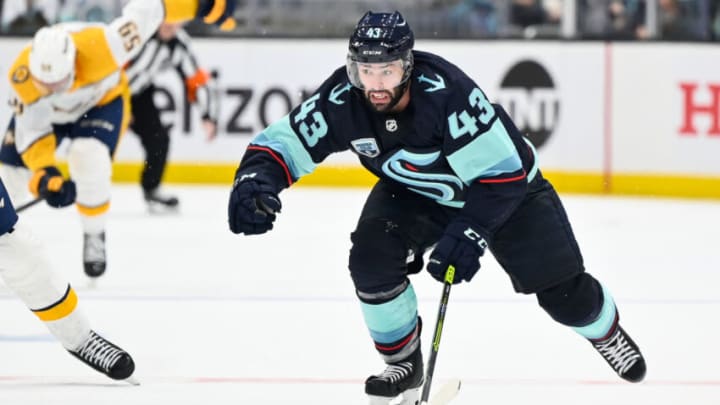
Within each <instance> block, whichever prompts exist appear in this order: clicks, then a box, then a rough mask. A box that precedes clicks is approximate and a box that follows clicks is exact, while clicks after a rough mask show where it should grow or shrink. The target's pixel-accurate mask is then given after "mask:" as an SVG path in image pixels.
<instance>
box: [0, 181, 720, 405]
mask: <svg viewBox="0 0 720 405" xmlns="http://www.w3.org/2000/svg"><path fill="white" fill-rule="evenodd" d="M171 190H172V191H175V192H177V193H178V194H179V195H180V197H181V203H182V209H181V212H180V214H179V215H173V216H149V215H147V214H146V211H145V207H144V204H143V203H142V201H141V193H140V190H139V187H134V186H127V185H124V186H115V187H114V191H113V192H114V200H113V206H112V210H111V219H110V222H109V226H108V234H107V239H108V256H109V258H108V259H109V268H108V272H107V273H106V275H105V276H104V277H103V278H102V279H101V280H100V281H99V283H98V285H97V286H96V287H95V288H89V287H88V285H87V280H86V279H85V278H84V275H83V273H82V265H81V230H80V226H79V221H78V219H77V214H76V213H75V210H74V209H73V208H70V209H65V210H62V211H57V210H51V209H50V208H47V207H46V206H44V205H43V206H36V207H33V208H31V209H29V210H28V211H26V212H25V213H23V214H22V215H21V218H22V219H21V220H22V221H24V222H26V223H28V224H30V225H31V226H32V227H33V228H34V230H35V232H36V233H37V234H38V235H39V236H40V237H41V239H42V240H44V241H45V242H46V244H47V247H48V250H49V254H50V255H51V257H52V258H53V260H52V261H53V262H54V263H55V265H56V266H57V271H60V272H63V273H64V274H65V275H66V276H67V277H68V278H69V279H70V280H71V282H72V283H73V285H74V286H75V287H76V289H77V290H78V293H79V296H80V304H81V306H82V308H83V309H84V311H85V312H86V313H87V314H88V315H89V317H90V319H91V321H92V323H93V325H94V327H95V328H96V329H97V330H98V331H99V332H100V333H103V334H104V335H105V336H106V337H108V338H109V339H110V340H112V341H114V342H116V343H118V344H119V345H121V346H123V347H124V348H125V349H127V350H128V351H129V352H130V353H131V354H132V355H133V356H134V358H135V361H136V364H137V371H136V377H137V378H138V379H139V380H140V381H141V383H142V384H141V385H140V386H138V387H133V386H129V385H126V384H123V383H117V382H114V381H112V380H109V379H107V378H105V377H104V376H102V375H100V374H99V373H97V372H95V371H93V370H91V369H89V368H88V367H86V366H84V365H82V364H81V363H80V362H78V361H76V360H75V359H74V358H72V357H71V356H70V355H69V354H68V353H67V352H65V351H64V350H62V348H61V346H60V345H59V344H58V343H56V342H55V341H54V340H53V339H52V337H51V336H50V335H49V333H48V332H47V330H46V329H45V328H44V326H43V325H42V324H41V323H40V322H39V321H38V320H37V319H36V318H35V317H34V316H33V315H32V314H31V313H30V312H29V311H28V310H27V308H25V306H24V305H23V304H22V303H21V302H20V301H19V300H18V299H16V298H15V297H14V296H12V295H11V294H10V292H9V290H7V289H6V288H5V287H4V286H1V287H0V404H2V405H29V404H32V405H40V404H42V405H45V404H47V405H51V404H52V405H55V404H72V405H89V404H93V405H96V404H113V405H145V404H147V405H151V404H152V405H155V404H162V405H165V404H167V405H191V404H192V405H221V404H243V405H244V404H313V405H330V404H333V405H337V404H348V405H355V404H357V405H360V404H365V403H366V400H365V397H364V394H363V380H364V379H365V377H367V375H369V374H370V373H373V372H379V371H381V370H382V369H383V364H382V363H381V362H380V360H379V358H378V356H377V355H376V354H375V352H374V349H373V347H372V343H371V340H370V338H369V335H368V332H367V330H366V328H365V325H364V323H363V320H362V316H361V312H360V308H359V305H358V303H357V300H356V298H355V295H354V291H353V286H352V283H351V280H350V277H349V274H348V270H347V253H348V249H349V247H350V243H349V233H350V232H351V231H352V229H353V227H354V224H355V221H356V218H357V215H358V214H359V211H360V208H361V206H362V204H363V202H364V196H365V194H366V193H367V190H358V189H354V190H322V189H311V188H295V189H292V190H289V191H286V192H284V193H283V194H282V196H281V197H282V199H283V203H284V209H283V212H282V214H281V215H280V217H279V219H278V222H277V225H276V229H275V230H274V231H272V232H270V233H269V234H266V235H261V236H254V237H244V236H236V235H233V234H232V233H230V231H229V230H228V229H227V225H226V209H227V208H226V204H227V195H228V190H229V189H228V188H227V187H217V188H216V187H173V188H171ZM563 198H564V201H565V204H566V208H567V210H568V213H569V215H570V219H571V221H572V223H573V225H574V229H575V233H576V236H577V238H578V241H579V242H580V246H581V249H582V251H583V254H584V256H585V263H586V266H587V269H588V271H589V272H590V273H592V274H593V275H595V276H596V277H597V278H598V279H600V280H601V281H602V282H603V283H604V284H605V285H606V286H607V287H609V288H610V290H611V291H612V293H613V294H614V296H615V299H616V302H617V304H618V307H619V309H620V314H621V322H622V324H623V325H624V327H625V329H626V330H627V331H628V332H629V333H630V334H631V336H632V337H633V338H634V339H635V341H637V342H638V343H639V345H640V347H641V349H642V351H643V353H644V354H645V356H646V359H647V363H648V375H647V379H646V381H645V382H644V383H642V384H639V385H632V384H629V383H625V382H624V381H622V380H620V379H619V378H618V377H617V376H615V374H614V373H613V372H612V371H611V369H610V368H609V367H608V366H607V365H606V364H605V362H604V361H603V359H602V358H601V357H600V356H599V355H598V354H597V353H596V352H595V351H594V350H593V349H592V347H591V346H590V344H589V343H588V342H587V341H585V340H584V339H582V338H580V337H579V336H578V335H576V334H575V333H574V332H573V331H571V330H570V329H568V328H566V327H563V326H561V325H559V324H556V323H554V322H553V321H552V320H551V319H550V318H549V317H548V316H547V315H546V314H545V313H544V312H543V311H542V310H541V309H540V307H539V306H538V305H537V304H536V302H535V299H534V297H533V296H522V295H517V294H515V293H514V292H513V290H512V286H511V284H510V281H509V280H508V279H507V277H506V276H505V274H504V273H503V272H502V271H501V269H500V268H499V267H498V265H497V264H496V263H495V261H494V260H493V259H492V257H491V256H490V255H486V257H484V258H483V260H482V269H481V270H480V273H478V275H477V276H476V278H475V279H474V280H473V282H472V283H471V284H462V285H459V286H456V287H454V288H453V290H452V295H451V299H450V304H449V307H448V314H447V319H446V326H445V331H444V335H443V340H442V344H441V348H440V353H439V356H438V363H437V368H436V371H435V386H439V385H440V384H442V382H443V381H444V380H447V379H449V378H455V377H457V378H460V379H462V380H463V388H462V390H461V392H460V394H459V395H458V397H457V398H456V399H455V401H454V402H453V405H462V404H466V405H470V404H472V405H484V404H487V405H505V404H507V405H520V404H522V405H525V404H530V403H532V404H552V405H601V404H602V405H607V404H613V405H622V404H627V405H650V404H651V405H681V404H682V405H685V404H688V405H710V404H720V324H719V323H720V317H719V316H718V313H720V248H719V247H720V202H717V201H716V202H702V201H683V200H659V199H633V198H617V197H582V196H570V195H564V196H563ZM412 280H413V282H414V285H415V289H416V292H417V294H418V297H419V300H420V301H419V305H420V312H421V315H423V317H424V320H425V332H424V334H423V335H424V336H423V352H424V353H425V354H426V355H427V352H428V347H429V339H430V335H431V334H432V333H431V331H432V328H433V326H434V323H435V315H436V314H435V313H436V309H437V301H438V298H439V296H440V290H441V285H440V284H438V283H437V282H435V281H434V280H432V279H431V278H430V277H429V276H428V275H427V274H419V275H416V276H413V278H412Z"/></svg>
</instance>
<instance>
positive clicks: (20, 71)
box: [12, 65, 30, 84]
mask: <svg viewBox="0 0 720 405" xmlns="http://www.w3.org/2000/svg"><path fill="white" fill-rule="evenodd" d="M29 78H30V70H29V69H28V67H27V66H25V65H20V66H18V68H17V69H15V71H14V72H13V75H12V81H13V82H15V83H17V84H20V83H25V82H26V81H27V79H29Z"/></svg>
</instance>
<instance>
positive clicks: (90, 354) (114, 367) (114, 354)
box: [68, 331, 137, 384]
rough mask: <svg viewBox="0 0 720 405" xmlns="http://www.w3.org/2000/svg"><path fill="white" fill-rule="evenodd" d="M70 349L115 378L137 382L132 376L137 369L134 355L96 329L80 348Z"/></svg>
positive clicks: (86, 361)
mask: <svg viewBox="0 0 720 405" xmlns="http://www.w3.org/2000/svg"><path fill="white" fill-rule="evenodd" d="M68 351H69V352H70V354H72V355H73V356H75V357H77V358H78V359H79V360H80V361H82V362H83V363H85V364H87V365H88V366H90V367H92V368H94V369H95V370H97V371H99V372H101V373H103V374H105V375H106V376H108V377H110V378H112V379H113V380H128V382H130V383H131V384H137V382H136V381H135V380H133V379H132V378H131V376H132V374H133V372H134V371H135V362H134V361H133V359H132V357H130V355H129V354H128V353H127V352H126V351H125V350H123V349H121V348H119V347H118V346H116V345H114V344H113V343H111V342H110V341H108V340H106V339H105V338H103V337H102V336H100V335H98V334H97V333H95V332H94V331H90V334H89V335H88V337H87V339H85V342H83V344H82V345H81V346H80V347H79V348H78V349H76V350H68Z"/></svg>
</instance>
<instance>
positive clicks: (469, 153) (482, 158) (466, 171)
mask: <svg viewBox="0 0 720 405" xmlns="http://www.w3.org/2000/svg"><path fill="white" fill-rule="evenodd" d="M447 159H448V163H449V164H450V166H451V167H452V168H453V170H454V171H455V173H456V174H457V175H458V176H459V177H460V178H461V179H462V180H463V181H464V182H466V183H469V182H471V181H473V180H475V179H476V178H478V177H492V176H497V175H501V174H503V173H513V172H517V171H520V170H522V168H523V167H522V161H521V160H520V156H519V155H518V153H517V150H516V149H515V145H514V144H513V142H512V140H511V139H510V135H509V134H508V133H507V130H506V129H505V127H504V126H503V124H502V122H501V121H500V120H495V122H494V123H493V124H492V126H491V127H490V129H489V130H488V131H487V132H485V133H483V134H482V135H479V136H477V137H476V138H475V139H473V140H472V141H471V142H470V143H468V144H467V145H465V146H463V147H462V148H460V149H458V150H457V151H455V152H454V153H452V154H450V155H448V157H447Z"/></svg>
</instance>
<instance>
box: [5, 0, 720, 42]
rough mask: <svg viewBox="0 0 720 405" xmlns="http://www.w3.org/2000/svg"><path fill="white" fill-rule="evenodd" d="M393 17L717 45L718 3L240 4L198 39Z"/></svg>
mask: <svg viewBox="0 0 720 405" xmlns="http://www.w3.org/2000/svg"><path fill="white" fill-rule="evenodd" d="M0 4H2V7H1V8H0V33H2V35H31V34H32V33H34V32H35V31H36V30H37V29H38V28H39V27H41V26H43V25H46V24H48V23H55V22H62V21H72V20H75V21H77V20H81V21H105V22H107V21H110V20H112V18H114V17H115V16H117V15H118V14H119V13H120V9H121V8H122V6H123V4H124V1H123V0H0ZM392 9H398V10H400V11H401V12H402V13H403V14H404V15H405V16H406V17H407V18H408V20H409V21H410V22H411V24H412V26H413V29H414V31H415V34H416V35H417V36H418V37H420V38H456V39H457V38H543V39H550V38H564V39H612V40H663V41H717V40H720V0H394V1H388V0H240V1H239V4H238V8H237V10H236V11H237V13H236V15H237V19H238V22H239V24H238V28H237V29H236V30H235V31H234V32H232V33H229V34H228V33H220V32H219V31H217V30H214V29H213V28H208V27H207V26H204V25H200V24H198V25H190V26H189V27H187V28H188V31H189V32H190V33H191V34H194V35H197V36H214V35H235V36H245V37H261V36H268V37H339V38H344V37H346V36H347V34H348V33H349V32H350V31H351V29H352V27H353V26H354V25H355V23H356V22H357V19H358V18H359V16H361V15H362V13H363V12H364V11H366V10H376V11H386V10H392Z"/></svg>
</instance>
